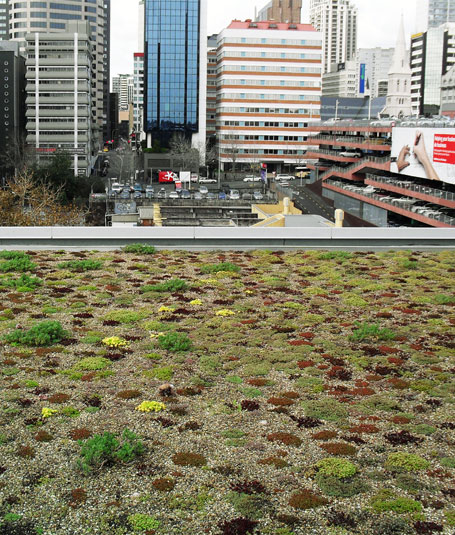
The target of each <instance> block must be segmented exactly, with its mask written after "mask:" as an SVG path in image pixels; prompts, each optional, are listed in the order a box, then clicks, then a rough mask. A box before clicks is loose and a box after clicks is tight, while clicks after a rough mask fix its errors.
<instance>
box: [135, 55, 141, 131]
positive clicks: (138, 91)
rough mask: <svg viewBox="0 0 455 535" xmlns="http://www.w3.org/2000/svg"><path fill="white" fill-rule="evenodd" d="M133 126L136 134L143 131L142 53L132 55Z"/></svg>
mask: <svg viewBox="0 0 455 535" xmlns="http://www.w3.org/2000/svg"><path fill="white" fill-rule="evenodd" d="M133 115H134V119H133V125H134V131H135V132H137V133H140V132H142V130H143V126H142V125H143V119H144V53H143V52H135V53H134V72H133Z"/></svg>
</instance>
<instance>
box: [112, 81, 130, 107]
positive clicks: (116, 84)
mask: <svg viewBox="0 0 455 535" xmlns="http://www.w3.org/2000/svg"><path fill="white" fill-rule="evenodd" d="M112 92H113V93H116V94H117V95H118V109H119V112H121V111H126V110H128V109H129V106H130V104H131V103H132V102H133V96H134V77H133V75H131V74H119V75H118V76H114V77H113V78H112Z"/></svg>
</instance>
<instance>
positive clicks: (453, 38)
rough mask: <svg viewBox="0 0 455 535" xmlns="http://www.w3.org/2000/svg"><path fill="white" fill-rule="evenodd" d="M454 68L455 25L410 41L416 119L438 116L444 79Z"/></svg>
mask: <svg viewBox="0 0 455 535" xmlns="http://www.w3.org/2000/svg"><path fill="white" fill-rule="evenodd" d="M454 64H455V23H447V24H442V25H441V26H439V27H438V28H429V30H428V31H427V32H424V33H418V34H415V35H413V36H412V37H411V68H412V107H413V113H414V115H429V114H431V115H437V114H439V111H440V106H441V81H442V77H443V76H444V75H445V74H446V73H447V71H448V70H449V69H450V68H451V67H452V65H454Z"/></svg>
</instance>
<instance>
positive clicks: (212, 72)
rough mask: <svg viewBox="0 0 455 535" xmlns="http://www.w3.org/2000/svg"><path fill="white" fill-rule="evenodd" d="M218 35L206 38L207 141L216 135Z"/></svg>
mask: <svg viewBox="0 0 455 535" xmlns="http://www.w3.org/2000/svg"><path fill="white" fill-rule="evenodd" d="M217 39H218V35H217V34H215V35H211V36H210V37H208V38H207V107H206V110H207V118H206V128H207V130H206V136H207V141H209V140H211V141H212V142H213V141H214V138H215V136H216V62H217V46H218V45H217Z"/></svg>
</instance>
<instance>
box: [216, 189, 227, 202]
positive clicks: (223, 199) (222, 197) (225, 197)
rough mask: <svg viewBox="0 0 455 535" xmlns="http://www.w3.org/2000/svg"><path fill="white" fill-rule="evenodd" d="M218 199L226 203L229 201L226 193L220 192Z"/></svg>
mask: <svg viewBox="0 0 455 535" xmlns="http://www.w3.org/2000/svg"><path fill="white" fill-rule="evenodd" d="M218 199H220V201H225V200H226V199H227V195H226V193H225V192H224V191H220V192H219V193H218Z"/></svg>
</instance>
